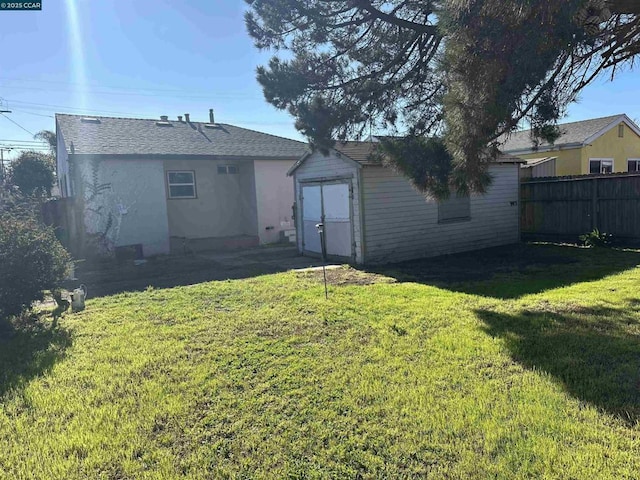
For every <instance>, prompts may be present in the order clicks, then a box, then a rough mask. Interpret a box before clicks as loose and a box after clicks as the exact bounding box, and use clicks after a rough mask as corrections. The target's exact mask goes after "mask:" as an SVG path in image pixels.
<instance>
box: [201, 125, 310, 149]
mask: <svg viewBox="0 0 640 480" xmlns="http://www.w3.org/2000/svg"><path fill="white" fill-rule="evenodd" d="M191 123H203V124H205V123H209V122H191ZM215 125H226V126H227V127H233V128H239V129H241V130H247V131H249V132H254V133H259V134H260V135H267V136H269V137H274V138H279V139H281V140H290V141H292V142H297V143H301V144H303V145H306V143H305V142H302V141H300V140H294V139H293V138H287V137H282V136H280V135H274V134H273V133H267V132H261V131H260V130H254V129H253V128H246V127H239V126H237V125H232V124H230V123H220V122H216V123H215Z"/></svg>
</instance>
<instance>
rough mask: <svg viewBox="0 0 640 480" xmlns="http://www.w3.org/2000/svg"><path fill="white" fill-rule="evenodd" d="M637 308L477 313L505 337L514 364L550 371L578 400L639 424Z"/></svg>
mask: <svg viewBox="0 0 640 480" xmlns="http://www.w3.org/2000/svg"><path fill="white" fill-rule="evenodd" d="M635 302H637V300H636V301H635ZM637 305H638V304H637V303H635V306H634V304H633V303H632V302H629V304H628V305H627V308H626V309H624V310H623V309H617V308H606V307H599V308H580V309H577V310H572V311H554V312H549V311H531V310H524V311H521V312H518V313H514V314H505V313H497V312H495V311H491V310H477V311H476V314H477V315H478V317H479V318H480V319H481V320H482V321H483V322H484V323H485V324H486V327H485V330H486V331H487V333H488V334H490V335H492V336H493V337H499V338H501V339H503V341H504V342H505V344H506V346H507V348H508V349H509V351H510V354H511V356H512V358H513V360H514V361H516V362H518V363H520V364H521V365H523V366H524V367H526V368H529V369H536V370H538V371H540V370H541V371H544V372H546V373H548V374H549V375H551V376H552V377H554V378H555V379H557V380H558V381H560V382H561V383H562V384H563V385H564V387H565V388H566V391H567V392H568V393H569V394H570V395H571V396H573V397H574V398H577V399H579V400H581V401H584V402H587V403H589V404H591V405H593V406H595V407H597V408H599V409H602V410H604V411H606V412H608V413H609V414H612V415H614V416H616V417H618V418H619V419H621V420H623V421H624V422H625V423H627V424H628V425H634V424H636V422H637V421H638V420H640V383H639V382H640V375H639V372H638V362H639V361H640V336H639V335H638V327H639V326H640V310H638V307H637Z"/></svg>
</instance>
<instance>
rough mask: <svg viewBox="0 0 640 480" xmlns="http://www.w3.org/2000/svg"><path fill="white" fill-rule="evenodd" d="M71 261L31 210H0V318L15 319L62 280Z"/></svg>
mask: <svg viewBox="0 0 640 480" xmlns="http://www.w3.org/2000/svg"><path fill="white" fill-rule="evenodd" d="M70 260H71V258H70V256H69V254H68V253H67V251H66V250H65V249H64V248H63V246H62V245H61V244H60V242H59V241H58V240H57V239H56V236H55V235H54V232H53V229H52V228H50V227H46V226H45V225H44V224H42V223H41V222H40V221H39V220H38V217H37V215H36V214H35V213H34V206H33V205H27V204H19V203H18V204H16V203H14V204H13V205H10V206H7V205H6V204H5V205H4V209H3V208H1V206H0V318H1V317H4V316H10V315H18V314H20V313H22V312H24V311H25V310H28V309H29V308H30V307H31V304H32V303H33V302H34V301H36V300H42V298H43V291H44V290H54V289H55V288H56V287H57V286H58V285H59V284H60V282H61V281H62V280H63V279H64V276H65V274H66V271H67V267H68V265H69V262H70Z"/></svg>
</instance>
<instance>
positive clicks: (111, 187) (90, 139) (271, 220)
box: [56, 110, 307, 256]
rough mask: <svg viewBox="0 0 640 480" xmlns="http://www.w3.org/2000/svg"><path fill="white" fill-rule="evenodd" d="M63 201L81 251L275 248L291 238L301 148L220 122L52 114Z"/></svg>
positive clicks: (301, 145) (292, 142) (147, 252)
mask: <svg viewBox="0 0 640 480" xmlns="http://www.w3.org/2000/svg"><path fill="white" fill-rule="evenodd" d="M56 134H57V172H58V181H59V188H60V192H61V196H62V197H74V198H73V203H74V205H75V208H76V211H77V212H78V215H79V216H80V217H81V218H82V222H83V224H84V228H83V235H85V236H86V238H85V239H84V240H85V241H84V242H83V243H84V244H85V245H90V244H91V243H92V242H93V244H94V247H96V248H98V249H99V250H101V251H107V252H113V251H114V250H116V249H118V248H119V247H122V248H136V249H137V250H136V251H138V252H139V253H138V254H140V251H141V253H142V254H143V255H145V256H148V255H156V254H164V253H169V252H182V251H185V250H187V249H188V250H191V251H197V250H204V249H219V248H234V247H246V246H253V245H258V244H265V243H272V242H277V241H279V240H281V239H282V237H283V234H284V233H285V232H287V231H291V232H292V233H293V232H294V230H293V228H294V227H293V219H292V205H293V201H294V196H293V185H292V182H291V179H289V178H287V176H286V173H287V171H288V170H289V168H291V166H292V165H293V164H294V163H295V162H296V161H297V160H298V159H299V158H300V156H301V155H303V154H304V152H305V151H307V147H306V144H304V143H302V142H298V141H295V140H290V139H287V138H281V137H277V136H274V135H268V134H266V133H261V132H256V131H253V130H248V129H245V128H240V127H236V126H233V125H228V124H224V123H216V122H215V121H214V118H213V111H212V110H210V112H209V122H195V121H192V120H191V119H190V117H189V114H185V116H184V117H182V116H179V117H178V118H177V119H175V120H173V119H172V120H169V118H168V117H166V116H162V117H160V118H159V119H157V120H156V119H137V118H112V117H96V116H86V115H66V114H56Z"/></svg>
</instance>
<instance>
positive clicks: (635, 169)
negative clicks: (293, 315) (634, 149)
mask: <svg viewBox="0 0 640 480" xmlns="http://www.w3.org/2000/svg"><path fill="white" fill-rule="evenodd" d="M627 167H628V170H629V172H631V173H640V158H630V159H628V160H627Z"/></svg>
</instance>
